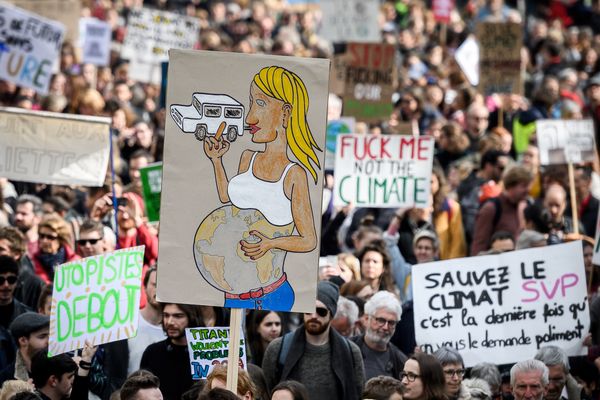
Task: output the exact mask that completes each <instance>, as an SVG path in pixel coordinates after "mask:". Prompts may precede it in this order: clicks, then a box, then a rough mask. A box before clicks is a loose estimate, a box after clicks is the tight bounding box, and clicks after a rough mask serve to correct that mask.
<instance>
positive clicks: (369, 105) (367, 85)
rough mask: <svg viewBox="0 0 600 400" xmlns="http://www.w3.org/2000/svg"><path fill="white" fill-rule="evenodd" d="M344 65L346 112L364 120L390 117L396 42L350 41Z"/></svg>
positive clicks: (346, 114) (359, 119) (372, 120)
mask: <svg viewBox="0 0 600 400" xmlns="http://www.w3.org/2000/svg"><path fill="white" fill-rule="evenodd" d="M341 65H342V68H343V71H342V76H343V80H344V91H343V99H344V115H345V116H352V117H355V118H356V119H357V120H358V121H365V122H375V121H379V120H381V119H387V118H388V117H389V116H390V114H391V113H392V110H393V108H394V106H393V103H392V94H393V92H394V79H395V69H396V51H395V49H394V46H393V45H390V44H379V43H377V44H365V43H348V46H347V48H346V54H345V55H344V57H343V62H342V63H341Z"/></svg>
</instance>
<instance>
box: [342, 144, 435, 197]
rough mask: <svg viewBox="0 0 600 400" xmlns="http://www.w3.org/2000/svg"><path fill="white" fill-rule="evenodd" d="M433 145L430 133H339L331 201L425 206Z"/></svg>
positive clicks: (428, 190)
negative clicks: (390, 134)
mask: <svg viewBox="0 0 600 400" xmlns="http://www.w3.org/2000/svg"><path fill="white" fill-rule="evenodd" d="M433 149H434V140H433V138H432V137H430V136H420V137H411V136H380V135H339V136H338V142H337V149H336V159H335V184H334V188H333V196H334V197H333V199H334V200H333V204H334V205H336V206H337V205H339V206H343V205H347V204H349V203H353V204H354V205H356V206H357V207H394V208H397V207H411V206H416V207H425V206H427V205H428V204H429V194H430V192H431V182H430V180H431V168H432V165H433Z"/></svg>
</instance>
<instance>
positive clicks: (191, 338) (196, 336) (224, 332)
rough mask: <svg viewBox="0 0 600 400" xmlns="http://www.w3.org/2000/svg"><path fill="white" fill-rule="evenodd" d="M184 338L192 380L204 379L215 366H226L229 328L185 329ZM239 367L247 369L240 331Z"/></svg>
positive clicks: (244, 348)
mask: <svg viewBox="0 0 600 400" xmlns="http://www.w3.org/2000/svg"><path fill="white" fill-rule="evenodd" d="M185 337H186V339H187V343H188V353H189V355H190V368H191V374H192V379H194V380H199V379H206V377H207V376H208V374H210V373H211V371H212V370H213V369H214V367H215V365H220V364H227V357H228V355H229V345H230V344H229V339H230V335H229V327H212V328H208V327H202V328H186V330H185ZM239 366H240V368H242V369H247V368H246V366H247V362H246V343H245V341H244V333H243V330H242V331H241V339H240V358H239Z"/></svg>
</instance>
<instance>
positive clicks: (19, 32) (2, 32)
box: [0, 3, 65, 94]
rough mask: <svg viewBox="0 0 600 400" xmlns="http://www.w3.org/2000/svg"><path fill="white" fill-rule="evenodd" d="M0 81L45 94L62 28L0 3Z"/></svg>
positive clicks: (60, 42)
mask: <svg viewBox="0 0 600 400" xmlns="http://www.w3.org/2000/svg"><path fill="white" fill-rule="evenodd" d="M0 16H1V18H0V79H5V80H7V81H9V82H12V83H14V84H16V85H18V86H25V87H28V88H30V89H33V90H35V91H37V92H39V93H40V94H48V87H49V85H50V79H51V78H52V72H53V66H54V63H55V62H56V60H57V59H58V56H59V54H60V49H61V46H62V42H63V37H64V34H65V27H64V26H63V25H62V24H61V23H59V22H56V21H52V20H49V19H46V18H44V17H41V16H39V15H37V14H33V13H30V12H27V11H25V10H23V9H20V8H18V7H14V6H11V5H10V4H8V3H0Z"/></svg>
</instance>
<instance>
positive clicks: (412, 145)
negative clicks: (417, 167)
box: [400, 137, 415, 158]
mask: <svg viewBox="0 0 600 400" xmlns="http://www.w3.org/2000/svg"><path fill="white" fill-rule="evenodd" d="M405 146H410V148H409V150H410V158H415V138H412V137H411V138H409V139H405V138H404V137H401V138H400V158H404V157H403V156H404V150H405Z"/></svg>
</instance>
